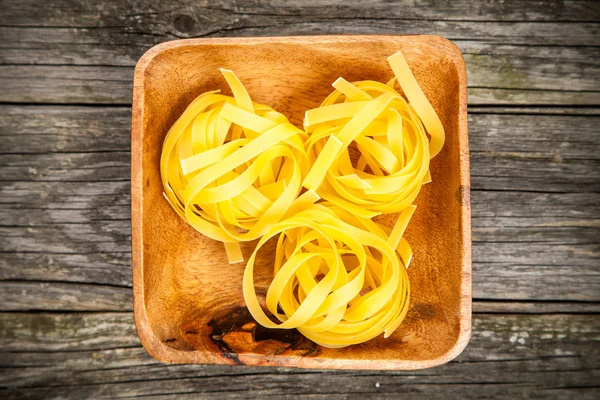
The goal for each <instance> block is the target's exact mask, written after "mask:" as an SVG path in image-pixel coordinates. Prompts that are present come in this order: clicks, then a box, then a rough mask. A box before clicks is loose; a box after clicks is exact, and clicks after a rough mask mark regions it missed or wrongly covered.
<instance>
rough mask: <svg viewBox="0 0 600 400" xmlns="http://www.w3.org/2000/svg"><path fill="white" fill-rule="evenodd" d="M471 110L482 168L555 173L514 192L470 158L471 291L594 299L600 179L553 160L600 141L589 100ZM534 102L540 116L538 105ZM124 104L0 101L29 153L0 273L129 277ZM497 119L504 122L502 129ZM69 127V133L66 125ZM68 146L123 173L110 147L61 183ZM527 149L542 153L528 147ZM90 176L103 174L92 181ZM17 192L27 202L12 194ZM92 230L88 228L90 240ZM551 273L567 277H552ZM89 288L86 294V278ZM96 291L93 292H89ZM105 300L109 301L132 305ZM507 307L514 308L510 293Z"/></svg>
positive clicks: (1, 127)
mask: <svg viewBox="0 0 600 400" xmlns="http://www.w3.org/2000/svg"><path fill="white" fill-rule="evenodd" d="M470 111H471V114H470V115H469V127H470V139H471V150H472V152H474V151H477V152H480V153H484V154H489V157H486V158H484V160H491V161H492V162H493V163H492V164H491V165H489V164H488V166H487V168H490V170H495V169H494V166H495V165H499V164H500V163H506V162H508V161H509V160H510V159H511V157H514V156H515V154H516V155H518V156H519V158H520V159H522V160H523V162H524V168H523V169H524V170H527V171H531V170H534V169H536V168H538V169H542V170H546V171H547V170H549V168H551V167H552V166H554V167H555V171H558V172H552V173H551V174H546V178H545V179H544V174H539V177H540V178H539V179H537V180H533V181H531V183H530V184H528V186H524V185H519V186H517V187H516V189H512V190H511V189H506V188H505V187H504V186H503V185H502V184H499V183H498V182H495V183H494V182H490V178H489V177H486V176H481V175H479V174H478V173H477V172H478V171H479V170H480V169H481V168H484V167H486V165H485V164H483V163H482V161H480V160H479V159H474V160H473V163H472V165H473V168H472V179H473V182H479V183H478V186H475V188H476V190H475V191H473V192H472V202H473V210H472V211H473V221H472V223H473V239H474V243H473V251H474V255H475V258H474V263H473V270H474V278H473V281H474V291H473V295H474V297H475V298H476V299H486V298H494V299H498V300H516V299H518V298H521V299H522V298H523V297H526V299H530V300H555V301H560V300H563V299H571V300H588V301H589V300H592V301H598V300H600V298H599V297H598V293H600V289H599V288H598V286H597V285H598V284H597V280H594V279H590V277H593V276H596V275H597V265H598V263H599V261H598V260H599V258H600V251H599V248H598V245H597V240H595V238H596V237H597V231H598V220H599V219H600V217H599V216H600V209H599V204H600V195H599V194H598V193H597V192H598V189H597V188H598V186H597V185H594V184H593V183H592V184H588V185H584V184H583V182H585V181H582V180H580V178H579V177H578V176H572V177H569V175H568V174H567V172H566V170H565V168H566V166H565V163H556V161H555V156H556V155H558V156H560V157H561V158H564V159H566V160H569V158H571V157H573V158H576V159H578V158H583V159H584V160H587V162H588V163H589V162H590V161H593V160H594V159H595V158H596V154H597V153H595V152H594V149H595V148H597V147H598V146H600V143H599V140H598V132H597V129H596V126H597V123H598V117H595V116H593V115H591V116H586V115H578V116H572V115H573V114H577V113H587V112H590V110H587V109H583V110H579V109H564V108H560V109H546V108H544V109H535V108H527V109H522V110H518V109H517V110H514V109H512V108H510V109H503V108H482V109H475V110H473V109H471V110H470ZM593 111H594V110H593V109H591V112H593ZM515 112H517V114H514V113H515ZM542 112H543V113H547V114H548V115H545V114H544V115H540V113H542ZM128 113H129V111H128V110H126V109H122V108H116V107H112V108H111V107H108V108H105V107H101V108H95V107H94V108H93V107H66V106H28V107H21V106H0V135H2V138H3V140H4V143H8V144H7V150H8V153H10V154H14V153H19V154H21V155H22V156H25V157H28V158H26V160H27V163H29V165H28V167H27V169H22V170H23V171H24V172H23V174H21V175H20V176H19V181H14V177H11V176H9V175H6V179H10V180H8V181H5V182H3V184H2V185H1V186H0V202H1V204H2V207H1V208H0V216H1V221H2V224H1V225H3V228H4V231H3V232H5V233H4V234H3V236H2V246H1V250H2V251H3V252H4V254H3V256H2V257H0V266H1V268H0V279H4V280H7V279H9V280H28V281H32V280H33V281H43V282H46V281H58V282H73V284H77V283H89V284H93V283H96V284H106V285H117V286H120V285H127V286H131V273H130V270H129V265H130V262H131V257H130V254H129V252H130V247H129V244H128V241H129V232H130V230H129V220H130V217H131V213H130V201H131V200H130V194H129V186H130V185H129V181H128V180H122V179H128V178H129V171H128V168H126V167H127V166H128V161H127V160H128V158H129V147H130V143H129V118H128V115H129V114H128ZM482 113H483V114H482ZM564 114H567V115H564ZM102 121H111V123H110V124H103V123H102ZM504 126H509V127H510V129H502V127H504ZM74 131H75V132H78V134H77V135H73V134H72V132H74ZM103 132H104V133H103ZM501 137H505V138H506V140H502V139H501ZM73 152H74V153H76V155H77V154H78V155H85V154H89V153H91V154H93V155H96V157H97V156H98V154H103V153H111V152H116V153H117V154H118V160H119V161H118V165H120V167H119V169H118V170H115V169H111V171H112V172H114V171H120V172H119V173H117V174H111V175H109V176H106V175H103V174H104V172H103V170H104V168H103V167H102V166H103V165H105V164H107V163H108V162H109V160H115V158H114V155H113V156H111V155H109V156H107V158H105V159H103V160H102V159H101V161H102V162H100V166H99V167H97V169H95V170H94V169H92V170H91V172H90V171H86V170H83V169H77V168H73V170H72V171H71V172H72V175H71V176H72V178H73V179H74V180H75V182H68V181H65V180H62V181H61V180H60V179H58V178H57V177H55V176H54V175H53V174H56V175H59V174H60V175H62V176H63V179H64V171H63V170H59V169H56V168H54V167H55V165H57V164H58V163H59V162H58V161H57V159H56V158H52V157H53V156H56V157H63V156H65V157H69V156H70V155H71V153H73ZM8 153H7V154H8ZM39 153H42V154H44V155H45V156H46V158H43V159H41V160H43V162H38V158H37V155H39ZM532 153H533V154H534V155H535V154H538V153H539V154H540V155H543V157H541V158H540V157H537V158H536V157H532V156H531V155H532ZM47 157H51V158H47ZM0 159H1V155H0ZM84 160H85V158H84ZM573 162H576V161H573ZM588 165H590V164H588ZM592 165H593V164H592ZM29 167H32V168H35V169H36V170H37V171H43V170H48V171H49V172H48V173H47V174H46V180H47V181H45V182H40V181H38V174H34V173H30V172H29ZM596 170H597V168H592V167H590V168H589V169H587V170H586V172H585V173H584V174H583V175H582V177H584V178H585V177H586V176H589V177H591V176H592V174H594V173H595V171H596ZM73 171H79V172H73ZM82 173H83V174H85V176H82V175H81V174H82ZM48 174H49V175H48ZM507 174H508V175H507V177H506V178H504V179H505V180H510V181H511V182H512V183H513V184H514V182H516V181H519V180H522V179H523V172H522V170H519V169H514V170H510V171H507ZM123 175H124V176H123ZM96 176H104V179H110V181H103V182H97V181H96V180H95V178H94V177H96ZM585 179H586V181H587V182H594V180H593V179H591V178H585ZM573 183H575V185H573ZM484 185H485V186H484ZM565 185H570V186H576V187H577V188H580V189H579V190H580V192H579V193H563V192H564V191H565V189H564V186H565ZM488 189H489V190H488ZM523 190H527V191H523ZM23 198H26V199H27V202H23V201H21V200H22V199H23ZM506 204H513V205H514V206H512V207H506ZM38 228H41V230H40V229H38ZM85 232H87V233H85ZM90 232H94V233H95V234H94V238H93V239H92V237H91V236H90ZM532 242H533V243H532ZM530 246H534V247H530ZM532 248H534V249H535V250H536V258H535V260H532V259H531V257H530V251H531V249H532ZM40 265H42V266H44V267H43V268H40ZM540 266H544V277H545V278H544V280H540V279H539V273H538V271H539V267H540ZM566 272H568V274H566ZM559 279H562V280H563V282H564V283H567V284H563V285H556V284H555V282H557V281H558V280H559ZM565 279H566V280H567V282H565ZM507 287H510V290H509V291H507V290H506V288H507ZM87 290H88V291H91V292H94V289H93V288H91V289H89V288H88V289H87ZM117 290H119V289H117ZM77 291H78V289H73V290H72V291H71V292H77ZM103 293H105V292H101V291H98V292H97V293H96V295H97V296H100V295H102V294H103ZM523 294H526V295H525V296H523ZM8 295H10V296H9V297H7V298H5V299H4V300H5V301H7V302H9V303H11V304H18V299H16V298H12V297H11V296H13V295H16V293H15V292H13V291H10V292H7V296H8ZM32 295H34V296H35V297H36V299H37V300H36V301H38V303H39V304H47V301H46V297H49V298H51V296H50V295H46V293H45V290H43V288H42V289H40V290H38V291H36V293H35V294H32ZM102 301H103V302H105V303H106V302H108V301H109V300H104V299H103V300H102ZM0 304H2V302H0ZM80 304H81V307H83V308H81V307H79V305H80ZM86 304H87V303H86V302H81V303H70V304H69V305H68V306H67V305H66V304H65V307H67V308H63V309H79V310H84V309H85V307H87V305H86ZM111 304H113V307H115V308H111V309H113V310H130V309H131V307H132V305H131V304H121V305H119V304H115V303H114V302H113V303H111ZM550 306H551V307H557V305H556V304H551V305H550ZM28 307H29V306H28ZM514 307H515V309H514V310H515V311H517V310H519V308H518V303H515V305H514ZM546 307H548V306H546ZM571 309H572V308H571ZM509 310H510V308H509V309H507V311H509Z"/></svg>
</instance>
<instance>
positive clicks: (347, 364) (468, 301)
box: [131, 34, 472, 370]
mask: <svg viewBox="0 0 600 400" xmlns="http://www.w3.org/2000/svg"><path fill="white" fill-rule="evenodd" d="M406 37H412V38H414V39H418V40H419V41H422V42H424V43H427V42H429V43H430V44H435V43H438V44H441V45H443V46H444V47H445V48H448V49H451V50H452V52H453V54H451V56H452V57H451V61H452V62H453V63H454V65H455V66H456V68H457V72H458V78H459V91H460V92H459V110H458V117H459V124H458V145H459V147H460V152H459V164H460V169H461V179H460V186H461V191H462V196H461V206H460V207H461V217H462V220H461V226H462V232H461V233H462V235H463V247H462V259H463V265H462V269H461V275H462V277H461V280H462V282H461V297H460V300H459V309H460V318H459V335H458V337H457V339H456V342H455V343H454V345H453V346H452V347H451V348H449V349H448V351H446V352H445V353H444V354H442V355H440V356H439V357H437V358H434V359H424V360H360V362H361V369H373V370H375V369H394V370H416V369H423V368H430V367H435V366H438V365H442V364H445V363H447V362H448V361H450V360H452V359H454V358H456V357H457V356H458V355H459V354H460V353H461V352H462V351H463V350H464V349H465V347H466V346H467V344H468V342H469V340H470V338H471V333H472V326H471V313H472V311H471V308H472V298H471V297H472V287H471V199H470V166H469V144H468V133H467V74H466V66H465V61H464V58H463V56H462V53H461V52H460V49H459V48H458V47H457V46H456V44H454V43H453V42H452V41H450V40H448V39H446V38H444V37H442V36H437V35H406V34H401V35H319V36H273V37H239V38H238V37H236V38H232V37H229V38H200V39H179V40H173V41H168V42H163V43H160V44H158V45H156V46H153V47H152V48H150V49H149V50H148V51H146V53H144V55H142V57H141V58H140V59H139V61H138V62H137V64H136V66H135V70H134V78H133V103H132V122H131V225H132V235H131V252H132V275H133V303H134V321H135V326H136V330H137V333H138V337H139V339H140V342H141V343H142V346H143V347H144V349H145V350H146V351H147V352H148V353H149V354H150V355H151V356H152V357H154V358H155V359H156V360H158V361H161V362H165V363H206V361H205V360H206V358H207V357H202V356H201V355H200V354H199V353H201V352H199V351H180V350H176V349H174V348H172V347H169V346H167V345H165V344H164V343H162V342H161V341H160V340H159V339H158V338H157V337H156V336H155V334H154V332H153V331H152V329H151V327H150V325H149V323H148V319H147V314H146V307H145V302H144V290H143V282H144V280H143V242H142V240H141V232H142V225H143V219H142V217H141V211H142V198H143V185H142V168H141V160H142V139H143V123H142V121H143V104H144V82H145V79H144V74H145V71H146V68H148V66H149V65H150V64H151V63H152V62H153V61H154V59H155V57H156V56H158V55H159V54H161V53H163V52H165V51H167V50H172V49H175V48H178V47H190V46H197V45H217V46H222V45H232V44H236V45H240V44H243V45H254V44H265V43H274V44H275V43H285V44H290V43H293V44H315V43H317V44H319V43H340V42H342V43H343V42H345V43H353V42H368V41H376V42H381V41H392V42H394V41H398V42H400V41H401V40H402V39H403V38H406ZM260 358H262V357H260ZM353 361H355V360H334V361H333V363H332V364H334V365H328V363H327V361H323V360H318V359H311V358H302V359H301V360H300V362H299V363H298V364H297V365H296V367H299V368H320V369H331V368H335V369H356V367H355V366H354V363H353Z"/></svg>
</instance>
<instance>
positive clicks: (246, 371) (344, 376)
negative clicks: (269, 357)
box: [0, 313, 600, 399]
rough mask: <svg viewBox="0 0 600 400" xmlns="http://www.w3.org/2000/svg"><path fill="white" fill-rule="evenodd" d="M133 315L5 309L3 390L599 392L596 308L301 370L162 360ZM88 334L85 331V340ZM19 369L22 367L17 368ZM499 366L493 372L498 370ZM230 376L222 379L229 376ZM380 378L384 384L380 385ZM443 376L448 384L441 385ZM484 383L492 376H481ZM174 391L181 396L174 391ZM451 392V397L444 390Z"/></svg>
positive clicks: (490, 321)
mask: <svg viewBox="0 0 600 400" xmlns="http://www.w3.org/2000/svg"><path fill="white" fill-rule="evenodd" d="M132 323H133V316H132V314H131V313H102V314H99V313H91V314H44V313H42V314H28V315H23V314H6V313H0V327H2V328H0V345H1V347H2V353H1V357H0V367H3V368H6V369H4V371H5V373H3V374H2V375H0V386H2V387H4V388H5V391H4V397H5V398H36V397H39V396H42V394H43V395H44V397H45V398H60V397H69V393H70V391H73V390H77V393H78V395H79V396H80V397H86V398H90V397H93V398H97V397H116V396H119V397H122V396H124V397H133V396H135V397H146V396H157V395H160V396H168V395H172V396H173V397H174V398H212V397H214V396H216V395H217V394H218V395H219V396H220V397H225V396H226V397H233V398H236V397H244V398H247V397H248V396H251V397H269V396H270V397H277V398H281V397H284V396H289V395H291V393H292V392H293V395H294V396H295V397H296V398H301V399H304V398H342V397H344V398H364V397H367V398H397V397H398V396H399V395H402V397H407V398H422V397H423V396H427V397H428V398H435V399H437V398H444V397H445V398H447V396H448V393H449V392H448V390H450V393H451V395H452V396H456V397H460V398H482V397H487V398H489V397H493V398H494V397H503V396H506V395H512V396H514V397H517V398H522V397H544V398H565V397H572V396H573V397H574V396H578V397H579V398H584V399H585V398H593V394H594V391H595V390H597V384H598V377H599V374H600V361H599V359H598V357H597V356H598V344H599V342H600V336H599V333H598V332H600V318H599V317H598V315H594V316H589V315H569V314H566V315H494V314H479V315H475V316H474V319H473V327H474V330H473V338H472V340H471V342H470V344H469V347H468V348H467V349H466V350H465V352H463V354H462V355H461V356H459V357H458V359H456V360H455V361H452V362H450V363H448V364H446V365H444V366H442V367H439V368H435V369H431V370H425V371H360V372H358V371H337V372H336V373H332V372H331V371H324V370H316V371H299V370H294V369H285V368H258V367H244V368H240V367H230V366H215V365H212V366H203V365H171V366H164V365H161V364H159V363H157V362H156V361H155V360H153V359H152V358H151V357H150V356H148V355H147V354H146V353H145V352H144V350H143V349H142V348H141V346H139V345H138V343H137V337H136V333H135V331H134V330H133V328H132V327H133V324H132ZM84 337H85V338H86V339H82V338H84ZM15 367H18V368H15ZM491 372H493V376H491V375H490V373H491ZM225 381H226V382H227V385H225V387H223V385H222V382H225ZM377 383H378V384H379V386H376V384H377ZM440 383H443V388H444V390H440ZM482 383H485V384H482ZM174 393H176V394H174ZM442 396H444V397H442Z"/></svg>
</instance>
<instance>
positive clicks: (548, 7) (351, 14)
mask: <svg viewBox="0 0 600 400" xmlns="http://www.w3.org/2000/svg"><path fill="white" fill-rule="evenodd" d="M410 5H411V6H410V7H407V6H397V7H393V6H392V7H390V4H389V3H388V2H386V1H381V0H375V1H361V0H344V1H340V0H320V1H311V2H308V3H306V4H303V5H302V6H301V7H299V6H297V5H294V4H290V3H289V2H287V1H285V0H270V1H257V0H249V1H244V2H243V3H237V2H231V1H226V0H218V1H213V2H211V3H210V4H209V5H208V4H203V3H198V2H195V1H193V0H181V1H179V2H178V3H177V5H174V4H172V3H169V2H161V1H160V0H144V1H135V0H125V1H119V0H105V1H103V2H102V3H93V2H92V3H89V2H85V1H79V2H76V3H74V2H71V1H69V0H58V1H54V2H53V4H52V5H50V4H47V3H46V2H43V1H40V0H23V1H16V0H13V1H5V2H4V3H3V11H4V12H3V13H2V16H1V17H0V25H14V26H45V27H52V26H71V27H84V26H86V27H92V26H94V27H113V28H115V29H119V28H123V27H124V26H126V24H125V23H130V24H132V25H134V26H135V27H136V28H139V27H141V26H155V25H160V22H159V21H162V20H166V19H167V18H168V20H169V22H171V19H176V17H177V16H179V15H190V16H192V17H196V18H198V19H200V20H202V19H204V22H210V21H212V20H216V19H226V20H230V21H232V22H235V19H236V18H237V19H248V18H251V17H272V18H273V19H275V18H276V17H279V16H297V17H303V18H305V19H306V18H315V19H324V20H330V19H341V20H351V19H379V18H381V17H383V18H390V19H399V20H440V21H504V22H511V21H546V22H597V21H598V20H599V19H600V8H599V7H598V4H597V3H596V2H595V1H593V0H583V1H577V0H566V1H551V0H550V1H549V0H542V1H538V2H536V3H530V2H522V1H519V0H507V1H503V2H489V3H488V2H477V3H473V2H470V1H468V0H457V1H453V2H452V3H448V2H445V1H442V0H435V1H429V0H416V1H412V2H411V4H410ZM50 16H51V17H52V18H48V17H50ZM98 16H101V17H102V18H98ZM203 16H205V17H203ZM184 22H185V21H181V20H180V21H179V22H178V23H177V24H176V25H177V26H178V27H180V28H185V27H188V28H189V26H190V25H194V26H195V25H196V23H194V24H191V23H187V24H186V23H184ZM197 29H201V27H197ZM188 30H191V29H188Z"/></svg>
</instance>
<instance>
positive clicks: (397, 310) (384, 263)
mask: <svg viewBox="0 0 600 400" xmlns="http://www.w3.org/2000/svg"><path fill="white" fill-rule="evenodd" d="M414 210H415V206H409V207H408V208H406V209H405V210H404V211H403V212H402V213H401V214H400V216H399V218H398V220H397V223H396V225H395V226H394V228H393V229H390V228H388V227H385V226H383V225H380V224H378V223H376V222H373V221H372V220H370V219H367V218H361V217H359V216H356V215H353V214H351V213H349V212H347V211H346V210H344V209H343V208H341V207H338V206H336V205H335V204H331V203H320V204H313V205H310V206H309V207H307V208H306V209H305V210H303V211H300V212H298V213H297V214H295V215H294V216H292V217H290V218H288V219H285V220H283V221H281V222H279V223H277V224H275V225H273V226H271V227H270V228H269V229H268V231H267V232H266V233H265V236H263V237H262V239H261V240H260V241H259V242H258V245H257V247H256V250H255V251H254V253H253V254H252V256H251V257H250V259H249V260H248V263H247V265H246V269H245V271H244V279H243V289H244V300H245V302H246V305H247V307H248V310H250V313H251V314H252V316H253V317H254V319H255V320H256V321H257V322H258V323H260V324H261V325H263V326H265V327H267V328H279V329H293V328H296V329H298V331H300V332H301V333H302V334H303V335H304V336H306V337H307V338H309V339H310V340H312V341H314V342H315V343H317V344H319V345H321V346H324V347H330V348H339V347H345V346H349V345H353V344H358V343H362V342H364V341H367V340H370V339H372V338H374V337H376V336H378V335H380V334H381V333H384V336H385V337H388V336H389V335H391V334H392V333H393V332H394V330H395V329H396V328H397V327H398V326H399V325H400V323H401V322H402V320H403V319H404V317H405V315H406V313H407V311H408V304H409V298H410V285H409V281H408V275H407V273H406V268H408V265H409V263H410V260H411V258H412V251H411V248H410V246H409V244H408V242H407V241H406V240H405V239H404V238H403V235H404V231H405V229H406V226H407V225H408V222H409V220H410V218H411V216H412V214H413V212H414ZM277 235H279V238H278V241H277V250H276V255H275V262H274V278H273V281H272V282H271V285H270V286H269V289H268V290H267V295H266V308H267V309H268V310H269V312H270V314H272V315H273V316H274V317H275V318H276V319H278V320H279V323H275V322H273V321H272V320H271V318H269V316H267V314H266V313H265V312H264V311H263V310H262V308H261V305H260V302H259V300H258V298H257V296H256V291H255V288H254V277H253V275H254V263H255V260H256V257H257V254H258V252H259V250H260V249H261V247H262V246H263V245H264V244H265V243H266V242H267V241H268V240H270V239H271V238H273V237H275V236H277ZM404 267H406V268H404Z"/></svg>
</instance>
